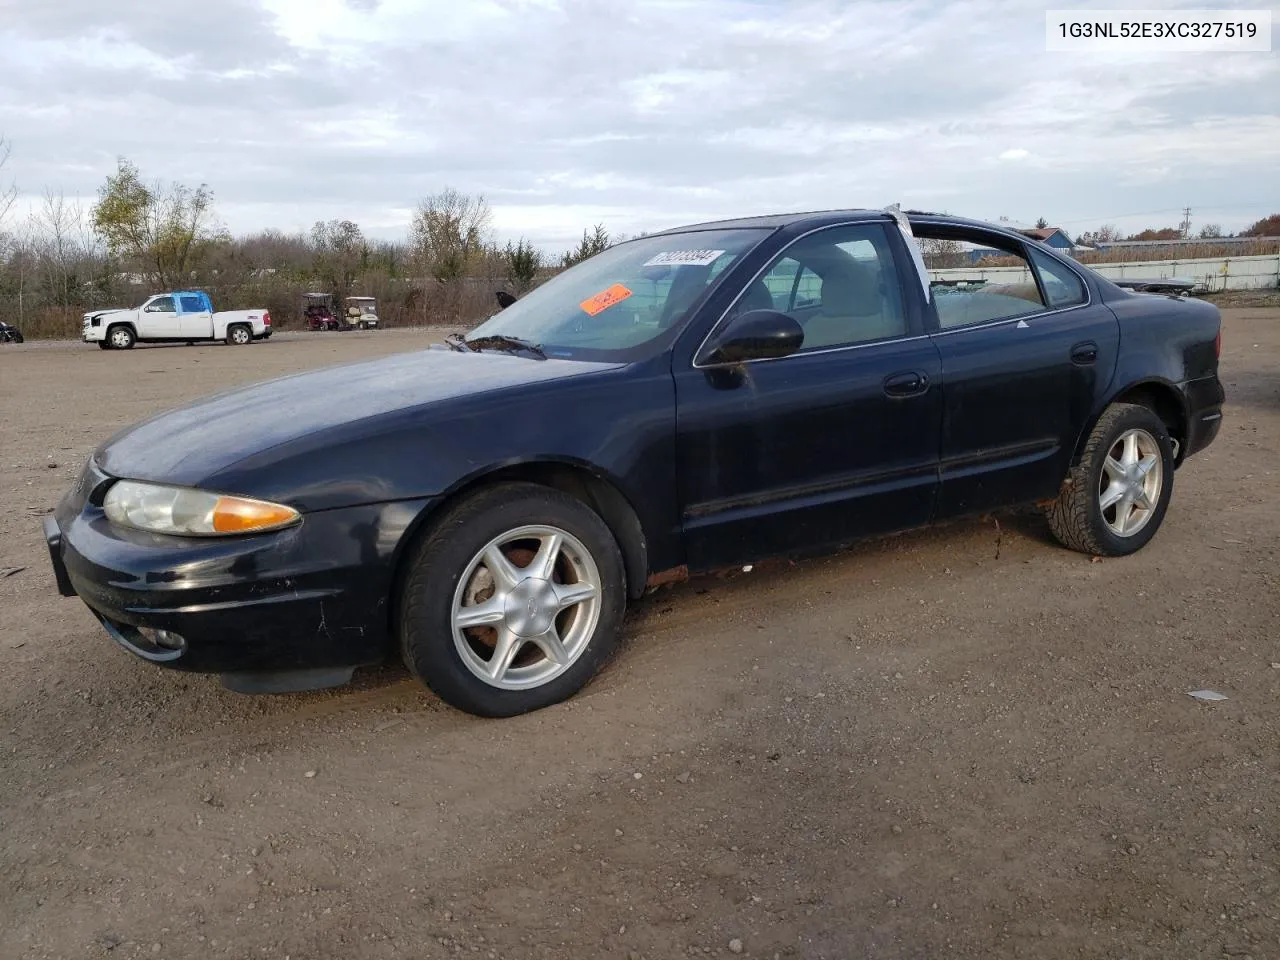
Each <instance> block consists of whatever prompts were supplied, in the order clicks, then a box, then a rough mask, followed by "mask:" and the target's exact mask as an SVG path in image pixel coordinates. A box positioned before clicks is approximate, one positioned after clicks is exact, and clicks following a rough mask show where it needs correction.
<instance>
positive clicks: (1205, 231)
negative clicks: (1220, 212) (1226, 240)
mask: <svg viewBox="0 0 1280 960" xmlns="http://www.w3.org/2000/svg"><path fill="white" fill-rule="evenodd" d="M1221 236H1222V224H1220V223H1206V224H1205V225H1204V226H1203V227H1201V228H1200V239H1201V240H1217V239H1218V238H1219V237H1221Z"/></svg>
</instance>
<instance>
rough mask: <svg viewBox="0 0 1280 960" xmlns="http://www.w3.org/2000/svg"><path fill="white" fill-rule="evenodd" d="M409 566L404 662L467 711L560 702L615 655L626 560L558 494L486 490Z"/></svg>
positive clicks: (526, 488) (502, 713) (584, 510)
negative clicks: (624, 562) (624, 561)
mask: <svg viewBox="0 0 1280 960" xmlns="http://www.w3.org/2000/svg"><path fill="white" fill-rule="evenodd" d="M409 564H410V565H409V570H408V575H407V577H406V579H405V584H404V589H403V592H402V595H401V598H400V623H399V632H400V644H401V651H402V653H403V655H404V661H405V664H406V665H407V666H408V668H409V671H410V672H411V673H412V674H413V675H414V676H415V677H417V678H418V679H419V680H421V681H422V682H424V683H425V684H426V685H427V686H428V687H430V688H431V689H432V690H433V691H434V692H435V693H436V694H437V695H438V696H439V697H440V698H441V699H443V700H445V701H446V702H448V703H450V704H452V705H453V706H455V707H457V708H458V709H460V710H465V711H467V712H468V713H473V714H477V715H478V716H484V717H510V716H515V715H517V714H521V713H527V712H529V711H530V710H537V709H540V708H542V707H546V706H550V705H551V704H553V703H559V702H560V701H562V700H565V699H567V698H569V697H571V696H572V695H573V694H575V693H577V692H578V690H580V689H581V688H582V687H583V686H584V685H586V683H587V682H588V681H589V680H590V679H591V678H592V677H593V676H594V675H595V674H596V673H597V672H598V671H599V670H600V668H601V667H603V666H604V664H605V663H606V662H608V660H609V659H610V657H612V656H613V654H614V652H615V651H616V650H617V647H618V643H619V631H620V628H621V624H622V615H623V612H624V610H625V608H626V575H625V573H624V568H623V565H622V554H621V552H620V551H619V549H618V544H617V541H616V540H614V537H613V534H612V533H611V532H610V530H609V528H608V527H607V526H606V525H605V523H604V521H603V520H602V519H601V518H600V517H599V516H598V515H597V514H596V513H595V512H594V511H592V510H591V509H590V508H589V507H587V506H586V505H585V504H583V503H582V502H581V501H579V500H577V499H575V498H573V497H571V496H569V495H568V494H565V493H562V492H560V491H559V490H554V489H551V488H548V487H543V486H539V485H537V484H530V483H512V484H503V485H502V486H497V487H491V488H489V489H487V490H483V491H481V492H479V493H477V494H475V495H474V496H472V497H469V498H468V499H466V500H464V501H462V502H461V503H459V504H458V505H457V506H455V507H453V508H452V509H450V510H449V512H448V513H447V514H445V515H444V516H443V517H442V518H441V519H440V520H439V521H438V522H437V523H436V524H435V525H434V526H433V527H432V529H431V532H430V534H429V535H428V536H426V537H425V538H424V539H423V540H422V541H421V542H420V543H419V544H418V545H417V547H416V548H415V549H414V551H413V553H412V555H411V558H410V560H409Z"/></svg>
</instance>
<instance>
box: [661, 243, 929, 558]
mask: <svg viewBox="0 0 1280 960" xmlns="http://www.w3.org/2000/svg"><path fill="white" fill-rule="evenodd" d="M895 249H896V247H895V245H894V243H893V242H891V240H890V235H889V233H888V232H887V231H886V229H885V227H884V225H883V224H881V223H879V222H875V223H859V224H852V225H846V226H837V227H832V228H829V229H826V230H822V231H818V232H816V233H813V234H810V235H809V236H807V237H802V238H800V239H798V240H797V241H795V242H794V243H793V244H791V245H790V246H789V247H787V248H786V249H785V250H784V251H783V253H782V254H781V255H780V256H779V257H778V258H777V259H776V260H775V261H774V262H773V264H772V265H771V266H770V267H769V268H767V269H766V270H765V271H764V272H763V273H762V274H761V275H760V276H759V277H757V278H756V279H755V280H753V281H752V282H751V284H750V285H749V286H748V288H747V289H746V290H744V291H743V293H742V294H741V295H740V296H739V298H738V300H737V301H736V302H735V305H734V306H733V307H732V308H730V310H729V312H728V314H727V315H726V318H725V319H726V320H727V319H729V317H731V316H733V315H734V314H735V312H737V311H745V310H752V309H758V308H772V309H776V310H780V311H783V312H787V313H790V314H791V315H792V316H793V317H795V318H796V319H797V320H798V321H799V322H800V323H801V325H802V327H803V329H804V331H805V339H804V344H803V346H802V348H801V350H800V351H799V352H798V353H796V354H793V355H791V356H789V357H784V358H781V359H777V360H761V361H754V362H749V363H746V364H743V365H741V366H739V367H738V368H735V369H724V368H703V367H700V366H698V364H697V357H703V356H705V355H706V353H707V351H708V348H709V346H710V345H712V344H714V340H715V332H714V331H713V333H712V335H711V336H710V337H709V338H708V341H707V344H706V345H704V347H703V349H702V350H700V351H699V352H698V354H697V357H695V362H694V363H693V364H692V365H690V366H689V367H688V368H687V369H684V370H678V371H676V372H675V380H676V422H677V428H676V429H677V457H678V461H679V469H678V474H679V477H680V484H681V489H680V496H681V504H682V514H683V529H684V534H685V541H686V549H687V555H688V561H689V565H690V567H691V568H692V569H693V570H695V571H696V570H706V569H711V568H714V567H718V566H723V565H729V564H737V563H744V562H749V561H751V560H754V559H759V558H763V557H768V556H776V555H783V554H787V553H800V552H806V551H808V550H812V549H822V548H827V547H831V546H833V545H837V544H841V543H845V542H848V541H851V540H854V539H856V538H858V537H861V536H865V535H868V534H875V533H882V532H886V531H890V530H895V529H902V528H906V527H911V526H916V525H919V524H923V523H927V522H928V520H929V518H930V514H931V512H932V509H933V501H934V495H935V491H936V487H937V467H938V447H939V439H940V437H939V433H940V429H941V419H942V416H941V411H942V398H941V392H940V383H939V381H940V375H941V366H940V362H939V359H938V354H937V350H936V348H935V347H934V345H933V343H932V341H931V340H930V339H929V338H928V337H927V336H924V335H923V332H924V331H923V329H919V328H918V327H917V324H918V317H917V315H916V312H915V311H911V310H907V309H904V303H905V301H906V298H907V297H908V296H910V295H911V294H910V291H909V290H908V289H905V288H904V285H903V283H902V282H901V276H902V274H901V271H900V270H899V269H898V268H897V267H896V266H895V260H894V251H895ZM906 269H908V270H909V269H910V265H909V264H907V265H906ZM906 276H907V277H910V274H906ZM723 325H724V321H722V322H721V323H720V324H719V325H718V327H723Z"/></svg>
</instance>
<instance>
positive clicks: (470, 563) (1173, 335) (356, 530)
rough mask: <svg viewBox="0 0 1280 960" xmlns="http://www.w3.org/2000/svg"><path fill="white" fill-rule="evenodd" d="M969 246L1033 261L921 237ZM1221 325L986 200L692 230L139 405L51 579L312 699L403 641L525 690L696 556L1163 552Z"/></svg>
mask: <svg viewBox="0 0 1280 960" xmlns="http://www.w3.org/2000/svg"><path fill="white" fill-rule="evenodd" d="M966 246H967V247H969V248H971V249H981V250H989V249H990V248H996V249H999V250H1001V251H1003V252H1005V253H1006V254H1007V255H1008V256H1009V257H1014V258H1017V261H1018V262H1019V263H1020V264H1021V267H1022V268H1021V270H1018V269H1017V268H1013V269H1008V268H1006V269H1005V270H1004V272H1003V273H1001V275H1000V276H999V277H995V276H994V275H988V274H984V275H983V277H982V278H980V279H975V280H974V282H967V281H965V280H964V278H963V277H961V278H960V280H959V281H958V280H957V276H956V274H957V273H959V274H962V275H965V276H967V274H966V273H965V270H964V268H960V269H959V270H958V271H957V270H956V269H951V268H948V269H946V270H941V269H939V270H934V269H931V268H933V267H935V266H939V267H940V266H941V265H940V264H939V263H938V262H936V261H934V262H930V263H926V260H925V257H929V258H930V259H932V256H933V254H932V253H931V251H937V250H946V251H953V250H955V249H963V248H964V247H966ZM922 252H923V255H922ZM949 262H950V263H951V264H952V266H954V261H949ZM996 272H997V273H999V271H996ZM944 274H945V275H944ZM1219 328H1220V318H1219V314H1218V311H1217V310H1216V309H1215V308H1214V307H1212V306H1210V305H1208V304H1205V303H1201V302H1197V301H1194V300H1186V299H1179V298H1172V297H1153V296H1150V295H1137V294H1131V293H1128V292H1126V291H1124V290H1122V289H1120V288H1119V287H1117V286H1116V285H1114V284H1113V283H1111V282H1109V281H1107V280H1105V279H1103V278H1102V277H1100V276H1098V275H1097V274H1095V273H1093V272H1091V271H1089V270H1087V269H1085V268H1083V267H1081V266H1079V265H1078V264H1076V263H1075V262H1074V261H1072V260H1069V259H1064V258H1062V257H1060V256H1059V255H1058V254H1056V253H1055V252H1054V251H1052V250H1050V249H1049V248H1047V247H1045V246H1043V245H1042V244H1039V243H1036V242H1034V241H1031V240H1028V239H1027V238H1025V237H1023V236H1021V235H1019V234H1016V233H1011V232H1009V231H1005V230H1002V229H999V228H997V227H993V226H990V225H987V224H982V223H977V222H972V221H965V220H959V219H955V218H952V217H946V216H940V215H933V214H911V215H910V216H909V217H908V216H907V215H904V214H902V213H900V212H898V211H897V210H892V211H887V212H880V211H870V210H851V211H839V212H828V213H816V214H799V215H794V216H771V217H759V218H754V219H744V220H733V221H725V222H719V223H709V224H702V225H698V226H692V227H686V228H681V229H677V230H671V231H668V232H665V233H660V234H656V235H651V236H645V237H641V238H639V239H636V240H632V241H629V242H627V243H622V244H619V245H617V246H615V247H612V248H610V249H609V250H607V251H605V252H604V253H601V254H599V255H598V256H596V257H594V258H592V259H590V260H587V261H586V262H584V263H581V264H579V265H578V266H575V267H573V268H572V269H570V270H567V271H565V272H564V273H562V274H560V275H559V276H557V277H555V278H554V279H552V280H550V281H548V282H547V283H545V284H544V285H542V286H540V287H538V288H537V289H535V290H534V291H533V292H531V293H529V294H528V295H527V296H525V297H523V298H522V299H520V300H518V301H516V302H514V303H512V304H511V305H510V306H507V307H506V308H505V309H503V310H501V311H499V312H498V313H496V314H495V315H494V316H493V317H491V318H490V319H489V320H488V321H486V322H485V323H484V324H482V325H481V326H480V327H479V328H477V329H476V330H475V331H473V333H472V334H471V336H470V337H468V338H466V339H462V338H455V339H453V340H451V341H450V342H448V343H441V344H433V345H432V346H431V347H430V348H428V349H426V350H420V351H416V352H411V353H405V354H400V355H397V356H392V357H387V358H384V359H381V360H375V361H371V362H364V363H356V364H351V365H346V366H339V367H334V368H330V369H326V370H320V371H316V372H311V373H304V374H300V375H296V376H292V377H286V378H284V379H280V380H274V381H271V382H268V383H263V384H260V385H257V386H252V387H248V388H246V389H240V390H236V391H234V392H231V393H226V394H223V395H221V396H218V397H214V398H212V399H209V400H205V401H203V402H199V403H196V404H194V405H191V406H188V407H186V408H183V409H180V410H177V411H175V412H172V413H168V414H165V415H162V416H159V417H155V418H153V419H151V420H148V421H146V422H144V423H142V424H139V425H137V426H135V427H132V428H131V429H128V430H125V431H124V432H122V433H120V434H118V435H117V436H115V437H114V438H112V439H111V440H109V441H108V442H107V443H105V444H103V445H102V446H101V447H100V448H99V449H98V450H97V451H96V452H95V453H94V454H93V456H92V458H91V459H90V460H89V462H88V463H87V464H86V466H85V468H84V471H83V473H82V474H81V476H80V478H79V480H78V482H77V483H76V485H75V488H74V489H73V490H71V491H70V493H68V494H67V496H66V497H65V498H64V499H63V501H62V502H61V504H60V505H59V507H58V508H57V510H56V512H55V513H54V515H53V517H52V518H51V519H50V520H49V521H47V523H46V528H45V533H46V537H47V540H48V543H49V548H50V553H51V556H52V558H53V564H54V568H55V572H56V574H57V578H58V584H59V588H60V590H61V591H62V592H63V593H64V594H66V595H68V596H71V595H79V596H80V597H81V598H82V599H83V600H84V602H85V603H86V604H88V606H89V608H90V610H92V612H93V613H94V615H95V616H96V617H97V618H98V619H99V620H100V621H101V623H102V625H103V627H105V629H106V631H107V633H109V634H110V635H111V636H112V637H113V638H114V639H115V640H116V641H117V642H118V643H119V644H120V645H122V646H123V647H125V648H126V649H127V650H129V651H131V652H132V653H134V654H136V655H137V656H139V657H142V658H143V659H146V660H150V661H152V662H154V663H158V664H163V665H166V666H170V667H176V668H179V669H188V670H197V671H209V672H218V673H221V674H223V678H224V682H225V683H226V684H227V685H228V686H229V687H231V688H232V689H237V690H243V691H289V690H298V689H306V688H314V687H321V686H330V685H336V684H339V683H343V682H345V681H346V680H348V679H349V678H350V677H351V674H352V671H353V669H354V668H356V667H358V666H361V665H364V664H372V663H376V662H379V661H382V660H384V659H386V658H388V657H392V656H396V655H399V656H402V657H403V658H404V661H405V663H406V664H407V665H408V667H409V669H410V670H411V671H412V672H413V673H414V675H415V676H417V677H419V678H421V679H422V680H423V681H424V682H425V683H426V684H427V685H428V686H430V687H431V689H432V690H434V691H436V692H437V693H438V694H439V695H440V696H441V697H443V698H444V699H445V700H447V701H448V702H450V703H452V704H455V705H456V706H458V707H460V708H462V709H464V710H468V711H472V712H474V713H478V714H484V715H490V716H502V715H511V714H517V713H521V712H523V711H527V710H532V709H535V708H538V707H542V706H546V705H547V704H551V703H554V702H556V701H559V700H562V699H564V698H566V697H568V696H570V695H571V694H573V693H574V692H575V691H577V690H578V689H579V688H580V687H582V685H583V684H584V683H586V682H587V681H588V680H589V679H590V678H591V677H592V675H593V674H595V673H596V672H597V671H598V670H599V669H600V668H601V666H602V665H603V664H604V663H605V662H606V661H607V660H608V659H609V657H610V656H611V655H612V654H613V653H614V651H615V649H616V648H617V646H618V642H619V628H620V624H621V621H622V615H623V610H624V607H625V606H626V603H627V601H628V600H629V599H635V598H638V597H640V596H641V595H642V594H643V593H645V591H646V589H647V588H650V587H653V586H654V585H657V584H660V583H663V582H669V581H671V580H675V579H679V578H682V577H685V576H688V575H689V574H691V573H697V572H699V571H706V570H710V569H714V568H720V567H725V566H729V565H737V564H748V563H751V562H753V561H756V560H759V559H762V558H766V557H771V556H782V555H788V554H797V553H812V552H814V551H820V550H825V549H834V548H838V547H840V546H841V545H843V544H847V543H849V542H850V541H853V540H855V539H857V538H860V537H865V536H868V535H875V534H882V533H887V532H889V531H893V530H900V529H903V528H908V527H914V526H919V525H922V524H928V523H930V522H932V521H936V520H942V519H946V518H949V517H955V516H958V515H962V514H969V513H974V512H981V511H988V510H991V509H993V508H999V507H1004V506H1007V505H1011V504H1016V503H1021V502H1039V503H1042V504H1043V505H1044V508H1045V512H1046V515H1047V517H1048V522H1049V526H1050V528H1051V529H1052V531H1053V533H1054V534H1055V535H1056V536H1057V538H1058V539H1059V540H1060V541H1061V542H1062V543H1063V544H1065V545H1066V546H1068V547H1071V548H1073V549H1076V550H1082V551H1086V552H1088V553H1091V554H1095V555H1104V556H1119V555H1122V554H1127V553H1130V552H1132V551H1134V550H1137V549H1139V548H1140V547H1142V546H1143V545H1145V544H1146V543H1147V542H1148V541H1149V540H1150V539H1151V538H1152V537H1153V536H1154V535H1155V533H1156V531H1157V529H1158V528H1159V526H1160V523H1161V520H1162V519H1163V518H1164V515H1165V511H1166V509H1167V508H1168V505H1169V498H1170V494H1171V492H1172V489H1173V478H1174V470H1175V468H1176V467H1178V466H1179V465H1180V464H1181V463H1182V462H1183V461H1184V460H1185V459H1186V458H1187V457H1189V456H1191V455H1192V454H1194V453H1195V452H1196V451H1198V450H1200V449H1202V448H1204V447H1205V446H1206V445H1207V444H1208V443H1210V441H1212V440H1213V438H1214V436H1215V435H1216V433H1217V431H1218V427H1219V424H1220V422H1221V416H1222V414H1221V409H1222V402H1223V390H1222V386H1221V384H1220V383H1219V380H1218V375H1217V371H1218V354H1219V346H1220V334H1219ZM339 395H340V396H342V397H343V402H342V403H334V402H333V401H332V398H333V397H334V396H339Z"/></svg>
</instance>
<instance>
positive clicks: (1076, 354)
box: [1071, 340, 1098, 367]
mask: <svg viewBox="0 0 1280 960" xmlns="http://www.w3.org/2000/svg"><path fill="white" fill-rule="evenodd" d="M1097 359H1098V345H1097V344H1096V343H1094V342H1093V341H1092V340H1086V341H1085V342H1084V343H1077V344H1076V345H1075V346H1074V347H1072V348H1071V362H1072V363H1074V364H1077V365H1078V366H1082V367H1087V366H1088V365H1089V364H1091V363H1094V362H1095V361H1097Z"/></svg>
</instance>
